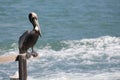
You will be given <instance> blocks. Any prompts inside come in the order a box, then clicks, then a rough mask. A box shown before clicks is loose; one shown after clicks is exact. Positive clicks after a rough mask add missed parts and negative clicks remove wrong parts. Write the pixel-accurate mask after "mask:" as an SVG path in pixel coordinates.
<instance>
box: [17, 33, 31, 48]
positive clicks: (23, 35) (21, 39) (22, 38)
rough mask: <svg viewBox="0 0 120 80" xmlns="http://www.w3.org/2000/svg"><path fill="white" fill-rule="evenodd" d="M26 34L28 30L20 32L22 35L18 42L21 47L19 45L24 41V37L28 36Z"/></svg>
mask: <svg viewBox="0 0 120 80" xmlns="http://www.w3.org/2000/svg"><path fill="white" fill-rule="evenodd" d="M28 34H29V31H25V32H24V33H23V34H22V36H20V38H19V42H18V44H19V48H21V47H22V46H23V43H24V41H25V39H26V38H27V37H28Z"/></svg>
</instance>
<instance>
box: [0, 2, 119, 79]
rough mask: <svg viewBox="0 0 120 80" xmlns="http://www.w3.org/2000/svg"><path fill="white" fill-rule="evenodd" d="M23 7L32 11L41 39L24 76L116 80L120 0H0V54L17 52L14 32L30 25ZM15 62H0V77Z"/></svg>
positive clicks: (8, 73)
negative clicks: (35, 15)
mask: <svg viewBox="0 0 120 80" xmlns="http://www.w3.org/2000/svg"><path fill="white" fill-rule="evenodd" d="M29 12H36V13H37V14H38V17H39V23H40V26H41V31H42V38H39V40H38V42H37V44H36V45H35V47H34V48H35V50H36V51H37V52H38V53H39V55H40V58H39V59H33V60H28V80H120V0H104V1H103V0H34V1H26V0H19V1H18V0H1V1H0V56H1V55H11V54H18V39H19V36H20V35H21V34H22V33H23V32H24V31H26V30H32V25H31V23H30V22H29V20H28V14H29ZM17 67H18V65H17V63H16V62H10V63H4V64H0V80H9V76H11V75H13V74H14V73H15V72H16V71H17Z"/></svg>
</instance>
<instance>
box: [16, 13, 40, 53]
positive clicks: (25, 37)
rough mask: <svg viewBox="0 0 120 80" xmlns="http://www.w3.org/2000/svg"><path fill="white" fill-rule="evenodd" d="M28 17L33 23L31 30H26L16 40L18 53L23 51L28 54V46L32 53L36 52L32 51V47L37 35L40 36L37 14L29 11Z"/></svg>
mask: <svg viewBox="0 0 120 80" xmlns="http://www.w3.org/2000/svg"><path fill="white" fill-rule="evenodd" d="M28 17H29V20H30V22H31V23H32V25H33V30H32V31H28V30H27V31H25V32H24V33H23V34H22V35H21V36H20V38H19V41H18V44H19V53H20V54H24V53H27V54H28V53H29V52H28V49H29V48H31V49H32V53H34V54H35V53H36V52H35V51H34V49H33V47H34V45H35V44H36V42H37V40H38V38H39V36H40V37H41V31H40V26H39V22H38V17H37V14H36V13H34V12H31V13H29V15H28ZM28 55H29V54H28ZM36 55H37V53H36Z"/></svg>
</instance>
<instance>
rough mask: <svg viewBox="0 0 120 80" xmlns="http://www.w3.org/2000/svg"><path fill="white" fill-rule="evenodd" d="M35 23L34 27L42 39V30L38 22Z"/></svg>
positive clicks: (35, 20)
mask: <svg viewBox="0 0 120 80" xmlns="http://www.w3.org/2000/svg"><path fill="white" fill-rule="evenodd" d="M33 21H34V26H35V27H34V29H35V30H36V31H37V32H38V33H39V35H40V37H42V35H41V29H40V26H39V22H38V20H37V19H34V20H33Z"/></svg>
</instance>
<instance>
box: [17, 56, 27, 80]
mask: <svg viewBox="0 0 120 80" xmlns="http://www.w3.org/2000/svg"><path fill="white" fill-rule="evenodd" d="M18 66H19V80H27V59H26V57H25V56H22V55H19V56H18Z"/></svg>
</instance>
